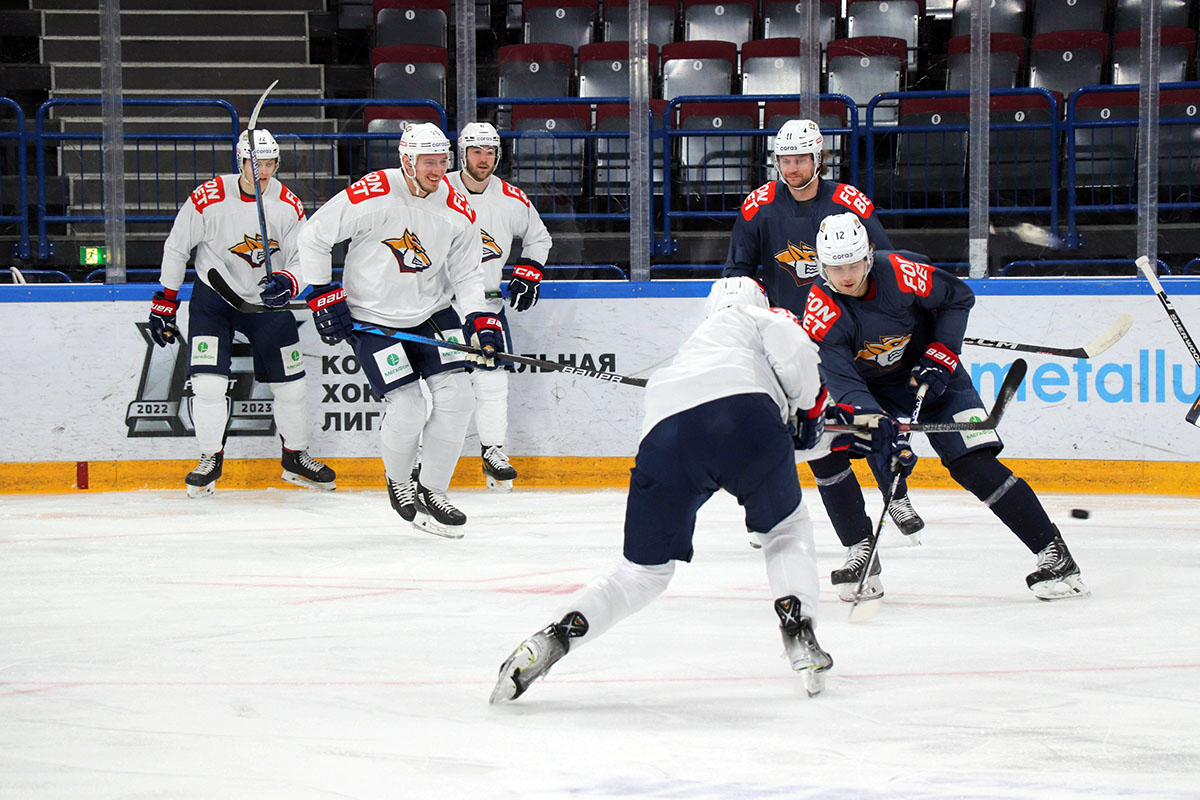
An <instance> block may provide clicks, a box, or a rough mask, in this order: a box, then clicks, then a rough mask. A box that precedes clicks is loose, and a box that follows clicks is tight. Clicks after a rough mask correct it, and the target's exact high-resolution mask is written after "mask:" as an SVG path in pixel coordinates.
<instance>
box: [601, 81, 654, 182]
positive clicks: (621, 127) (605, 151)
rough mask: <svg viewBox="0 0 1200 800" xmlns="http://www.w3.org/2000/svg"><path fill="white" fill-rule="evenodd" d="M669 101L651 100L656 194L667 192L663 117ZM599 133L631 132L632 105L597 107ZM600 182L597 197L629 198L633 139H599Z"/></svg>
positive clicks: (651, 156)
mask: <svg viewBox="0 0 1200 800" xmlns="http://www.w3.org/2000/svg"><path fill="white" fill-rule="evenodd" d="M666 107H667V101H666V100H651V101H650V115H651V116H650V120H651V124H650V132H651V135H652V136H654V141H653V145H652V150H651V155H650V159H651V168H652V170H653V177H652V181H653V186H654V194H655V195H658V196H661V195H662V193H663V158H662V153H663V140H662V130H663V127H662V117H663V111H665V110H666ZM596 130H597V131H628V130H629V106H628V105H627V104H620V105H610V104H604V105H598V106H596ZM595 152H596V162H595V163H596V180H595V188H596V194H597V195H604V194H607V195H615V196H618V197H621V198H625V197H628V195H629V139H628V138H625V137H622V138H597V139H596V151H595Z"/></svg>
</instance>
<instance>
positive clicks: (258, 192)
mask: <svg viewBox="0 0 1200 800" xmlns="http://www.w3.org/2000/svg"><path fill="white" fill-rule="evenodd" d="M277 83H279V81H278V80H276V81H272V82H271V85H270V86H268V87H267V89H266V91H264V92H263V93H262V96H261V97H259V98H258V102H257V103H255V104H254V110H253V111H251V112H250V121H249V122H248V123H246V144H248V145H250V147H249V150H250V169H251V170H252V171H253V173H254V205H255V206H257V208H258V232H259V235H260V236H262V239H261V244H262V253H263V266H264V267H265V268H266V270H267V277H268V278H269V277H271V240H270V239H268V238H267V215H266V212H265V211H264V210H263V199H262V187H261V186H260V185H259V180H258V153H257V152H256V151H257V150H258V139H257V138H256V137H255V136H254V134H255V132H256V131H257V130H258V112H260V111H262V107H263V103H264V102H266V99H267V95H268V94H269V93H270V92H271V90H272V89H274V88H275V84H277ZM276 163H277V164H278V162H276ZM241 166H242V165H241V164H238V171H239V172H240V171H241Z"/></svg>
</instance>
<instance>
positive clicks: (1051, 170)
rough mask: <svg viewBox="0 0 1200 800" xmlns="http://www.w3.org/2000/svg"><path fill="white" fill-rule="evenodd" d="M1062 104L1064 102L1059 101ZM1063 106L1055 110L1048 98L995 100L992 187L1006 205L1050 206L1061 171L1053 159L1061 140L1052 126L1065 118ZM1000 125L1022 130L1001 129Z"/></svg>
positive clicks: (1042, 96)
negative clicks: (1055, 140)
mask: <svg viewBox="0 0 1200 800" xmlns="http://www.w3.org/2000/svg"><path fill="white" fill-rule="evenodd" d="M1056 99H1057V100H1058V101H1059V102H1060V103H1061V98H1056ZM1061 114H1062V111H1061V106H1060V105H1058V106H1054V107H1051V106H1050V103H1049V102H1048V101H1047V100H1046V98H1045V96H1044V95H1042V94H1040V93H1038V94H1035V95H1005V96H1003V97H998V96H995V95H993V96H992V98H991V110H990V112H989V115H988V120H989V124H990V126H991V132H990V134H989V145H988V149H989V151H990V170H989V171H990V183H991V188H992V193H993V197H994V198H999V200H1000V204H1002V205H1017V206H1020V205H1044V204H1046V203H1048V202H1050V200H1051V198H1050V192H1051V190H1052V188H1053V185H1054V183H1053V178H1054V176H1055V174H1056V171H1057V169H1058V164H1056V163H1055V162H1054V161H1053V160H1052V159H1051V157H1050V152H1051V150H1050V148H1051V140H1052V139H1053V138H1055V137H1056V136H1057V134H1056V133H1055V132H1054V130H1053V129H1051V128H1049V127H1047V125H1048V124H1049V123H1056V122H1057V121H1058V119H1059V117H1060V116H1061ZM999 125H1006V126H1019V127H1006V128H1003V129H1001V128H998V127H997V126H999Z"/></svg>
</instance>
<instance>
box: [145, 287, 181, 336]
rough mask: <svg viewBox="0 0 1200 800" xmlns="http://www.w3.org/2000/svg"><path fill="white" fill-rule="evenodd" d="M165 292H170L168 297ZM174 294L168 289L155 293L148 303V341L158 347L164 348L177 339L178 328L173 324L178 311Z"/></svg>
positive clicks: (177, 302)
mask: <svg viewBox="0 0 1200 800" xmlns="http://www.w3.org/2000/svg"><path fill="white" fill-rule="evenodd" d="M167 292H170V295H171V296H170V297H168V296H167ZM176 294H177V292H175V291H172V290H170V289H168V290H167V291H166V292H155V293H154V299H153V300H151V301H150V341H152V342H154V343H155V344H156V345H158V346H159V347H166V346H167V345H168V344H170V343H171V342H173V341H175V340H176V339H178V338H179V326H178V325H176V324H175V314H176V312H178V311H179V301H178V300H176V299H175V297H176Z"/></svg>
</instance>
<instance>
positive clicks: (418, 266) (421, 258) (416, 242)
mask: <svg viewBox="0 0 1200 800" xmlns="http://www.w3.org/2000/svg"><path fill="white" fill-rule="evenodd" d="M383 243H384V244H385V245H387V247H388V249H389V250H391V251H392V255H394V256H395V257H396V264H397V266H399V267H400V271H401V272H424V271H425V270H427V269H429V268H430V267H431V266H433V262H432V261H430V260H429V256H428V255H427V254H426V253H425V247H424V245H422V244H421V240H420V239H419V238H417V235H416V234H415V233H413V232H412V231H410V230H408V228H405V229H404V235H403V236H401V237H400V238H399V239H384V240H383Z"/></svg>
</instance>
